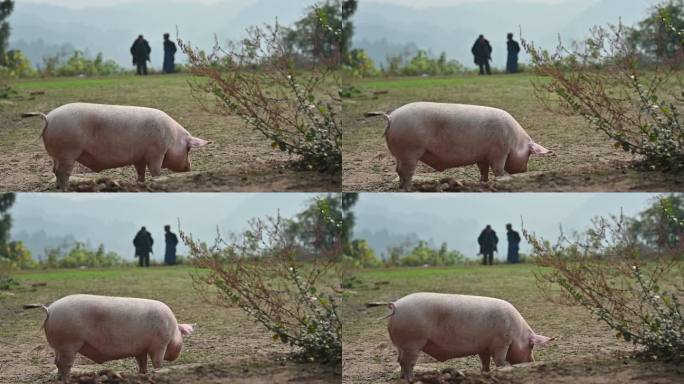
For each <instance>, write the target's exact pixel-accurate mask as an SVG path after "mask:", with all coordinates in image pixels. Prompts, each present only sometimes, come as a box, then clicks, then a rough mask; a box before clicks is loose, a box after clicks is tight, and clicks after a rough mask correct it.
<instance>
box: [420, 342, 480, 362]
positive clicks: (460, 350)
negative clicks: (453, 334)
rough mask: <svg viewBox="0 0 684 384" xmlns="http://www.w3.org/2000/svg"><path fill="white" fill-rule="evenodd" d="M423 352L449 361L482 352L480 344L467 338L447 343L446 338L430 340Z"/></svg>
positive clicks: (440, 359)
mask: <svg viewBox="0 0 684 384" xmlns="http://www.w3.org/2000/svg"><path fill="white" fill-rule="evenodd" d="M423 352H425V353H427V354H428V355H430V356H432V357H433V358H435V359H437V360H439V361H447V360H449V359H455V358H458V357H466V356H472V355H477V354H479V353H480V352H481V348H480V346H479V345H477V344H476V343H473V342H469V341H467V340H457V341H456V342H449V343H446V342H444V340H428V342H427V344H425V347H423Z"/></svg>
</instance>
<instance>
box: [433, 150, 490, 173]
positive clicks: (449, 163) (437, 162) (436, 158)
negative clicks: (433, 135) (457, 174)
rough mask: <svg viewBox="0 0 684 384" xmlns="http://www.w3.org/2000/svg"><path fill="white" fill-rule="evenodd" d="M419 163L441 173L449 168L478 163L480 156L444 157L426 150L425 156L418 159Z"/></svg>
mask: <svg viewBox="0 0 684 384" xmlns="http://www.w3.org/2000/svg"><path fill="white" fill-rule="evenodd" d="M420 161H422V162H423V163H425V164H427V165H429V166H430V167H432V168H434V169H435V170H437V171H440V172H441V171H444V170H446V169H449V168H456V167H464V166H466V165H473V164H477V163H478V162H479V161H480V156H477V155H475V154H470V153H462V154H458V153H454V154H450V155H446V156H444V155H436V154H435V153H434V152H431V151H429V150H428V151H425V154H423V156H422V157H421V158H420Z"/></svg>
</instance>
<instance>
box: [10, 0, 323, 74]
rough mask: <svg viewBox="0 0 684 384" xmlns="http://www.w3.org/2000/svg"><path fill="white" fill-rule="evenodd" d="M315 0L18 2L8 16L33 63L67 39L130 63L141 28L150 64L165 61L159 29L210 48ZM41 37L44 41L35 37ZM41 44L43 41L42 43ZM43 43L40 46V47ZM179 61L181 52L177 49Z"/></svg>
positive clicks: (14, 44)
mask: <svg viewBox="0 0 684 384" xmlns="http://www.w3.org/2000/svg"><path fill="white" fill-rule="evenodd" d="M314 3H315V1H314V0H288V1H280V0H227V1H224V2H222V3H218V4H211V5H210V4H190V3H175V2H161V1H147V2H145V3H140V4H134V5H132V4H121V5H114V6H107V7H95V8H83V9H72V8H66V7H59V6H48V5H38V4H32V3H22V2H17V4H16V8H15V11H14V13H13V14H12V15H11V16H10V25H11V28H12V33H11V35H10V48H26V47H28V46H30V47H34V48H36V49H32V50H30V51H27V54H28V57H29V59H30V60H31V62H32V63H34V65H35V64H41V63H42V60H43V57H45V56H49V55H52V54H54V53H55V48H54V47H55V46H58V47H61V46H63V45H65V44H68V45H71V46H73V47H74V48H75V49H79V50H84V51H88V52H90V53H91V55H93V56H94V55H96V54H97V53H98V52H102V53H103V55H104V57H105V59H112V60H115V61H117V62H118V63H119V64H120V65H122V66H126V67H129V66H131V63H130V62H131V59H130V53H129V48H130V46H131V44H132V43H133V40H134V39H135V38H136V37H137V36H138V35H139V34H143V35H145V37H146V38H147V39H148V41H149V42H150V45H151V48H152V66H154V67H161V64H162V61H163V48H162V41H163V39H162V34H163V33H165V32H169V33H171V35H172V36H173V37H175V35H176V30H178V35H179V36H180V38H181V39H183V40H184V41H186V42H191V43H192V44H193V45H196V46H199V47H201V48H204V49H210V48H211V47H212V46H213V44H214V41H215V38H218V39H219V41H220V42H225V41H226V40H228V39H231V40H237V39H239V38H241V37H243V36H244V31H245V29H246V28H247V27H249V26H252V25H263V24H274V23H275V22H276V20H278V22H279V23H281V24H284V25H289V24H291V23H292V22H294V21H295V20H297V19H299V17H301V16H302V15H303V14H304V12H305V9H306V8H307V7H308V6H310V5H311V4H314ZM39 41H42V43H38V42H39ZM41 44H42V45H41ZM41 46H42V47H44V48H43V49H40V48H41ZM177 58H178V59H179V61H180V62H183V61H184V60H183V57H182V54H177Z"/></svg>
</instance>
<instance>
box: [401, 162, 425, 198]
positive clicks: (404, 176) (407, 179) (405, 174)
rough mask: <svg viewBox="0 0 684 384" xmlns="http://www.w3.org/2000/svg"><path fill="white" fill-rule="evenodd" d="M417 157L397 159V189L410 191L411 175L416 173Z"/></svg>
mask: <svg viewBox="0 0 684 384" xmlns="http://www.w3.org/2000/svg"><path fill="white" fill-rule="evenodd" d="M419 157H420V156H418V157H413V156H406V157H397V173H398V174H399V187H400V188H401V189H402V190H404V191H405V192H410V191H411V186H412V182H411V180H412V179H413V174H414V173H415V172H416V166H417V165H418V158H419Z"/></svg>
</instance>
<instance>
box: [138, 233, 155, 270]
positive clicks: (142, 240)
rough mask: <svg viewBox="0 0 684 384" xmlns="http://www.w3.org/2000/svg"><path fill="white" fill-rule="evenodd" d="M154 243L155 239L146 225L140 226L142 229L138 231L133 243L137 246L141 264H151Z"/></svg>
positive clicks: (139, 263)
mask: <svg viewBox="0 0 684 384" xmlns="http://www.w3.org/2000/svg"><path fill="white" fill-rule="evenodd" d="M153 244H154V240H153V239H152V235H150V233H149V232H147V230H146V229H145V227H142V228H140V231H138V233H137V234H136V235H135V238H134V239H133V245H134V246H135V257H137V258H139V261H138V265H139V266H141V267H149V266H150V253H151V252H152V245H153Z"/></svg>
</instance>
